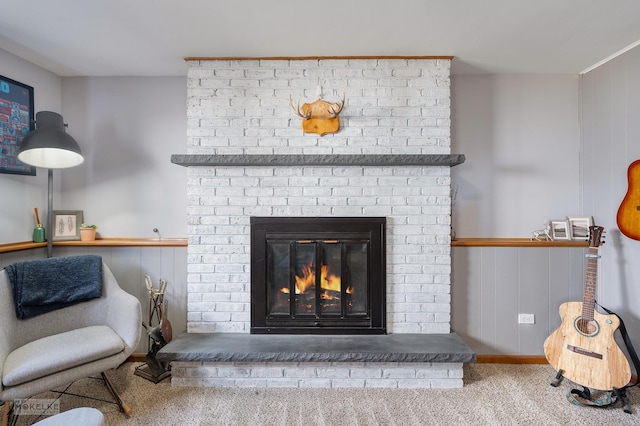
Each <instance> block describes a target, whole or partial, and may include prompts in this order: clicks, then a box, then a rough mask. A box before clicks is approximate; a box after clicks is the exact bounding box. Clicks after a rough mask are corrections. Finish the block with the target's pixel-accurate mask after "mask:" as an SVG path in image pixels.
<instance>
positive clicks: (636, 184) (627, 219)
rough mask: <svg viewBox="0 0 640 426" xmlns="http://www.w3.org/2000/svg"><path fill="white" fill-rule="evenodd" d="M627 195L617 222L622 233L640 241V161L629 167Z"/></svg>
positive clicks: (621, 205) (619, 211) (619, 209)
mask: <svg viewBox="0 0 640 426" xmlns="http://www.w3.org/2000/svg"><path fill="white" fill-rule="evenodd" d="M627 180H628V188H627V193H626V195H625V196H624V199H623V200H622V203H621V204H620V207H619V208H618V215H617V216H616V222H617V223H618V228H619V229H620V232H622V233H623V234H624V235H626V236H627V237H629V238H632V239H634V240H640V160H636V161H634V162H633V163H631V164H630V165H629V170H628V171H627Z"/></svg>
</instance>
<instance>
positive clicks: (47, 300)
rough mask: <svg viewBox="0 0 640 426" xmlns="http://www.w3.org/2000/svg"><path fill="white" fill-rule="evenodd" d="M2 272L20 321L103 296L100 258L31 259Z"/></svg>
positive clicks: (10, 266)
mask: <svg viewBox="0 0 640 426" xmlns="http://www.w3.org/2000/svg"><path fill="white" fill-rule="evenodd" d="M5 269H6V271H7V274H8V275H9V281H10V282H11V288H12V290H13V302H14V304H15V308H16V316H17V317H18V318H19V319H27V318H32V317H35V316H37V315H41V314H44V313H47V312H51V311H53V310H56V309H60V308H64V307H67V306H71V305H74V304H76V303H79V302H82V301H85V300H89V299H95V298H98V297H100V295H101V294H102V258H101V257H100V256H69V257H52V258H50V259H44V260H30V261H26V262H17V263H14V264H12V265H9V266H7V267H5Z"/></svg>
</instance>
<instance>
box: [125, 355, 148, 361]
mask: <svg viewBox="0 0 640 426" xmlns="http://www.w3.org/2000/svg"><path fill="white" fill-rule="evenodd" d="M146 356H147V354H141V353H134V354H131V355H129V358H127V361H126V362H147V360H146V358H145V357H146Z"/></svg>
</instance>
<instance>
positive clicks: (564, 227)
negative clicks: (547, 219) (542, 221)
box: [551, 218, 571, 240]
mask: <svg viewBox="0 0 640 426" xmlns="http://www.w3.org/2000/svg"><path fill="white" fill-rule="evenodd" d="M551 237H552V238H553V239H554V240H570V239H571V226H570V225H569V220H567V219H566V218H565V219H555V220H552V221H551Z"/></svg>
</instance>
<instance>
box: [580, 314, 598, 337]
mask: <svg viewBox="0 0 640 426" xmlns="http://www.w3.org/2000/svg"><path fill="white" fill-rule="evenodd" d="M575 327H576V329H577V330H578V331H579V332H580V334H583V335H585V336H595V335H596V334H598V331H600V327H599V326H598V323H597V322H596V321H595V320H593V321H589V320H586V319H583V318H578V319H577V320H576V322H575Z"/></svg>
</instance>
